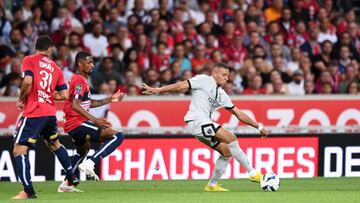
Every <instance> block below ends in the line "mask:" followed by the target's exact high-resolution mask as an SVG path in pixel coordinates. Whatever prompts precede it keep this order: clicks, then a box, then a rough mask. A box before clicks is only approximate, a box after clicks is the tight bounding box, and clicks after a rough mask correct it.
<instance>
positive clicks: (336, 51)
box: [332, 32, 360, 61]
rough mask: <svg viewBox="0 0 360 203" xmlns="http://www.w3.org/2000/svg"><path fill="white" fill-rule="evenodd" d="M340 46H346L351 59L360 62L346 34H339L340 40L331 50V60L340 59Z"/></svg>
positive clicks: (359, 57) (349, 37) (348, 35)
mask: <svg viewBox="0 0 360 203" xmlns="http://www.w3.org/2000/svg"><path fill="white" fill-rule="evenodd" d="M342 46H348V47H349V51H350V56H351V57H352V58H353V59H355V60H358V61H360V56H359V53H358V51H357V50H356V48H355V46H354V44H352V42H351V36H350V34H349V33H348V32H343V33H341V35H340V40H338V42H336V43H335V45H334V48H333V53H332V58H333V59H339V58H340V51H341V47H342Z"/></svg>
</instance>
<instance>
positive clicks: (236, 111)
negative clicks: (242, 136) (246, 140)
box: [229, 106, 269, 137]
mask: <svg viewBox="0 0 360 203" xmlns="http://www.w3.org/2000/svg"><path fill="white" fill-rule="evenodd" d="M229 111H231V113H232V114H234V115H235V116H236V118H237V119H239V121H241V122H243V123H245V124H247V125H250V126H252V127H254V128H256V129H258V130H259V131H260V134H261V136H262V137H267V136H268V135H269V131H268V130H267V129H265V128H264V127H263V126H262V125H260V124H258V123H256V122H255V121H254V120H253V119H251V118H250V117H249V116H247V115H246V114H245V113H244V112H242V111H240V109H238V108H237V107H236V106H235V107H234V108H232V109H230V110H229Z"/></svg>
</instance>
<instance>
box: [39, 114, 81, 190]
mask: <svg viewBox="0 0 360 203" xmlns="http://www.w3.org/2000/svg"><path fill="white" fill-rule="evenodd" d="M46 124H47V125H46V127H45V128H44V130H42V132H41V134H42V135H43V137H44V142H45V143H46V144H47V146H48V147H49V149H50V150H51V151H52V152H53V153H54V154H55V156H56V157H57V158H58V160H59V161H60V163H61V165H62V167H63V168H64V170H65V172H66V179H67V180H68V181H69V182H70V184H71V185H75V186H76V185H78V184H79V179H78V178H77V177H76V176H74V173H73V168H72V165H71V161H70V158H69V155H68V153H67V149H66V148H65V147H64V145H62V144H61V143H60V141H59V139H58V131H57V130H58V129H57V123H56V117H55V116H48V117H47V122H46Z"/></svg>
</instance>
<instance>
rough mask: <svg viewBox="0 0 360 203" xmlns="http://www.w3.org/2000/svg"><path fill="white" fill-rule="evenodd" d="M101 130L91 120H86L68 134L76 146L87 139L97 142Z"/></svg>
mask: <svg viewBox="0 0 360 203" xmlns="http://www.w3.org/2000/svg"><path fill="white" fill-rule="evenodd" d="M102 130H103V128H99V127H97V126H95V124H94V123H93V122H91V121H89V120H87V121H85V122H84V123H82V124H81V125H80V126H79V127H77V128H75V129H74V130H72V131H70V132H69V133H68V134H69V135H70V136H71V138H72V139H73V141H74V144H75V145H76V146H81V145H83V144H85V143H86V142H88V141H90V142H99V140H100V135H101V131H102Z"/></svg>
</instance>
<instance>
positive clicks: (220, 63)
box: [214, 62, 230, 70]
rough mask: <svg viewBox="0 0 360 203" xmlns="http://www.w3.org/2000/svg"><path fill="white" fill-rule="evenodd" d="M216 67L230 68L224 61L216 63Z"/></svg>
mask: <svg viewBox="0 0 360 203" xmlns="http://www.w3.org/2000/svg"><path fill="white" fill-rule="evenodd" d="M214 68H225V69H227V70H230V68H229V66H228V65H227V64H226V63H223V62H219V63H215V65H214Z"/></svg>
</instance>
